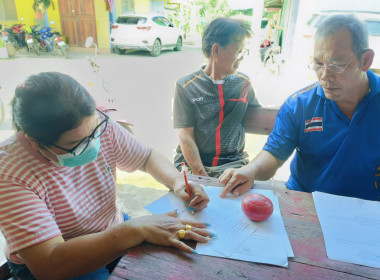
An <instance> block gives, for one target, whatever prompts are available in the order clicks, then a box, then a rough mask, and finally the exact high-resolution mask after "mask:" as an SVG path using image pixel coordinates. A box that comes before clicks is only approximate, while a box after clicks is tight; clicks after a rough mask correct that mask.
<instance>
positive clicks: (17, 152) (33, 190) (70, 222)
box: [0, 120, 150, 264]
mask: <svg viewBox="0 0 380 280" xmlns="http://www.w3.org/2000/svg"><path fill="white" fill-rule="evenodd" d="M100 138H101V139H100V142H101V145H100V151H99V155H98V158H97V159H96V160H95V161H94V162H91V163H89V164H87V165H84V166H78V167H57V166H56V165H55V164H53V163H51V162H50V161H49V160H48V159H47V158H46V157H44V156H43V155H42V154H41V153H40V152H38V151H35V150H33V149H32V148H31V146H30V145H29V142H28V141H27V140H26V139H25V136H24V134H23V133H22V132H19V133H17V134H15V135H14V136H13V137H11V138H9V139H7V140H6V141H4V142H3V143H1V144H0V198H1V199H0V228H1V231H2V233H3V235H4V237H5V239H6V243H7V246H6V249H5V254H6V256H7V258H9V259H10V260H11V261H12V262H14V263H19V264H20V263H23V262H22V260H21V259H20V258H19V257H18V256H17V252H18V251H20V250H22V249H25V248H28V247H31V246H33V245H36V244H38V243H40V242H43V241H46V240H49V239H51V238H53V237H56V236H59V235H62V237H63V238H64V240H69V239H71V238H74V237H78V236H81V235H85V234H90V233H94V232H99V231H104V230H106V229H107V228H110V227H112V226H114V225H116V224H118V223H121V222H122V221H123V216H122V213H121V211H120V210H119V209H117V207H116V203H115V202H116V192H115V182H116V167H118V168H119V169H121V170H123V171H127V172H133V171H135V170H137V169H138V168H140V167H141V166H142V165H143V164H144V163H145V161H146V160H147V158H148V156H149V153H150V149H149V148H148V147H146V146H144V145H143V144H141V143H139V142H138V141H137V140H136V139H135V138H134V137H133V136H132V135H130V134H129V133H127V132H125V130H123V129H122V128H121V127H120V126H119V125H117V124H116V123H115V122H113V121H111V120H110V121H109V122H108V127H107V129H106V131H105V132H104V134H103V135H102V136H101V137H100Z"/></svg>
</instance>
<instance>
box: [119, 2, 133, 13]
mask: <svg viewBox="0 0 380 280" xmlns="http://www.w3.org/2000/svg"><path fill="white" fill-rule="evenodd" d="M121 11H122V13H123V14H127V13H134V12H135V2H134V1H133V0H121Z"/></svg>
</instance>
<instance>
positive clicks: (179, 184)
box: [173, 177, 210, 211]
mask: <svg viewBox="0 0 380 280" xmlns="http://www.w3.org/2000/svg"><path fill="white" fill-rule="evenodd" d="M188 182H189V188H190V195H191V196H189V195H188V193H187V187H186V184H185V180H184V179H183V178H182V177H181V178H180V179H178V180H176V183H175V185H174V186H173V190H174V193H175V194H176V195H177V196H178V197H179V198H180V199H181V200H182V201H183V202H185V203H186V205H187V206H188V207H192V208H193V209H191V208H190V209H191V210H195V211H201V210H203V209H204V208H206V207H207V203H209V201H210V199H209V198H208V196H207V194H206V192H205V190H204V189H203V187H202V186H201V185H200V184H197V183H194V182H192V181H188Z"/></svg>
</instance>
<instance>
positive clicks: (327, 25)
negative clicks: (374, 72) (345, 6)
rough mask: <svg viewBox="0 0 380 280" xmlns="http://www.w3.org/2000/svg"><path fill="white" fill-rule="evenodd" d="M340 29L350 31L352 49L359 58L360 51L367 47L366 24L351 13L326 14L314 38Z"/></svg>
mask: <svg viewBox="0 0 380 280" xmlns="http://www.w3.org/2000/svg"><path fill="white" fill-rule="evenodd" d="M340 30H347V31H349V32H350V34H351V38H352V39H351V48H352V51H353V52H354V53H356V52H358V54H357V57H358V58H360V57H361V55H362V51H364V50H366V49H368V29H367V25H366V24H365V23H364V22H363V21H361V20H359V19H358V18H357V17H356V16H355V15H353V14H344V15H332V16H328V17H327V18H325V19H324V20H323V21H322V22H321V23H320V24H319V26H318V29H317V32H316V34H315V38H323V37H325V36H327V35H332V34H335V33H336V32H338V31H340Z"/></svg>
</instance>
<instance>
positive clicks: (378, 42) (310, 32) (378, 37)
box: [303, 11, 380, 73]
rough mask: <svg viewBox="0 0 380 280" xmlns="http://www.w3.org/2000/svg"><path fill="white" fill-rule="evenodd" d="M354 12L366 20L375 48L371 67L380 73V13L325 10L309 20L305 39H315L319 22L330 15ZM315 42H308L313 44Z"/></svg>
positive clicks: (373, 47) (370, 43)
mask: <svg viewBox="0 0 380 280" xmlns="http://www.w3.org/2000/svg"><path fill="white" fill-rule="evenodd" d="M347 13H350V14H354V15H355V16H356V17H357V18H358V19H360V20H362V21H364V22H365V23H366V24H367V27H368V35H369V42H368V43H369V48H370V49H372V50H374V52H375V57H374V60H373V63H372V66H371V69H372V70H374V71H375V72H377V73H380V13H369V12H346V11H339V12H338V11H331V12H330V11H324V12H321V13H318V14H313V16H312V17H311V18H310V19H309V21H308V28H307V31H306V32H305V33H304V34H303V37H304V39H307V40H313V38H314V34H315V32H316V30H317V28H318V26H319V23H320V22H321V21H322V20H323V19H325V18H326V17H327V16H329V15H334V14H347ZM313 45H314V43H311V44H308V46H313Z"/></svg>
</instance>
